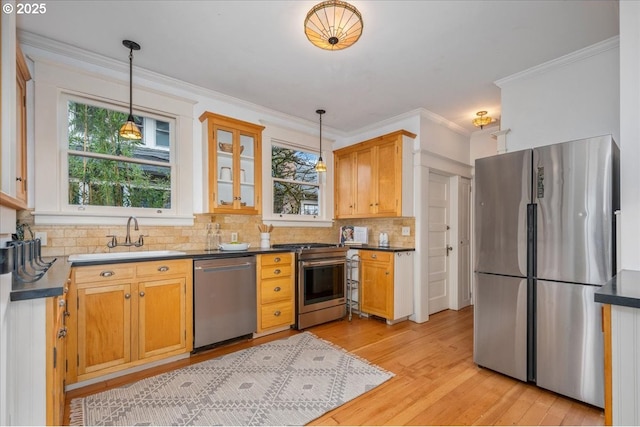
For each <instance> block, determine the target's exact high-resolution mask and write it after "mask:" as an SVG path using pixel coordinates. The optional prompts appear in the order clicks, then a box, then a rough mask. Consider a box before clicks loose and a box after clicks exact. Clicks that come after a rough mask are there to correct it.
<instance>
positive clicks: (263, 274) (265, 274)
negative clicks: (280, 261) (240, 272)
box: [260, 265, 291, 279]
mask: <svg viewBox="0 0 640 427" xmlns="http://www.w3.org/2000/svg"><path fill="white" fill-rule="evenodd" d="M289 276H291V265H270V266H267V267H266V268H265V267H263V268H262V270H261V271H260V278H261V279H272V278H275V277H289Z"/></svg>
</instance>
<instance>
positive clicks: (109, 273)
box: [100, 270, 116, 277]
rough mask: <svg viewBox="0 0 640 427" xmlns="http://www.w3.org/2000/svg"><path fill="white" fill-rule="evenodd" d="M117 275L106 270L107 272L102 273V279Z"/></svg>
mask: <svg viewBox="0 0 640 427" xmlns="http://www.w3.org/2000/svg"><path fill="white" fill-rule="evenodd" d="M115 274H116V273H114V272H113V271H111V270H105V271H101V272H100V276H101V277H111V276H113V275H115Z"/></svg>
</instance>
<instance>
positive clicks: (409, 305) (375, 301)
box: [359, 250, 413, 324]
mask: <svg viewBox="0 0 640 427" xmlns="http://www.w3.org/2000/svg"><path fill="white" fill-rule="evenodd" d="M359 274H360V311H361V312H362V313H366V314H373V315H375V316H379V317H383V318H385V319H386V320H387V323H389V324H391V323H394V322H397V321H400V320H405V319H406V318H407V317H408V316H410V315H411V314H413V252H412V251H401V252H387V251H369V250H360V271H359Z"/></svg>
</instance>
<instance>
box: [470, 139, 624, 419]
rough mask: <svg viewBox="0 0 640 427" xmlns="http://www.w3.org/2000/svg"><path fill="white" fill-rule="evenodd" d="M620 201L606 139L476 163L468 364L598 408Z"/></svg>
mask: <svg viewBox="0 0 640 427" xmlns="http://www.w3.org/2000/svg"><path fill="white" fill-rule="evenodd" d="M619 200H620V196H619V149H618V147H617V145H616V143H615V141H614V140H613V139H612V138H611V136H610V135H607V136H600V137H594V138H589V139H583V140H577V141H570V142H565V143H561V144H554V145H549V146H544V147H539V148H534V149H531V150H523V151H517V152H512V153H507V154H501V155H497V156H492V157H488V158H483V159H478V160H476V163H475V202H474V208H475V211H474V214H475V230H474V231H475V233H474V237H475V246H474V247H475V252H474V255H475V269H474V270H475V297H474V298H475V300H474V303H475V308H474V361H475V363H477V364H478V365H479V366H482V367H485V368H489V369H492V370H495V371H498V372H501V373H503V374H506V375H509V376H511V377H514V378H517V379H519V380H522V381H529V382H535V383H536V384H537V385H538V386H540V387H543V388H545V389H549V390H552V391H555V392H557V393H559V394H562V395H565V396H569V397H572V398H574V399H577V400H580V401H583V402H586V403H589V404H592V405H595V406H599V407H603V405H604V362H603V337H602V327H601V321H602V320H601V308H600V304H598V303H596V302H595V301H594V296H593V294H594V292H595V291H596V290H597V289H598V287H599V286H602V285H603V284H604V283H605V282H607V281H608V280H609V279H610V278H611V277H613V275H614V274H615V224H614V222H615V216H614V211H615V210H617V209H619V205H620V202H619Z"/></svg>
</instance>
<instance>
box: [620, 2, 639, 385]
mask: <svg viewBox="0 0 640 427" xmlns="http://www.w3.org/2000/svg"><path fill="white" fill-rule="evenodd" d="M619 144H620V154H621V156H620V181H621V184H620V211H621V212H622V214H621V223H622V224H621V235H622V239H621V240H622V242H621V245H620V246H621V254H620V255H621V256H620V260H621V267H622V268H623V269H630V270H640V255H638V254H640V189H639V184H640V167H638V165H639V164H640V2H638V1H621V2H620V141H619ZM638 286H640V284H638ZM639 393H640V391H639Z"/></svg>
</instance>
